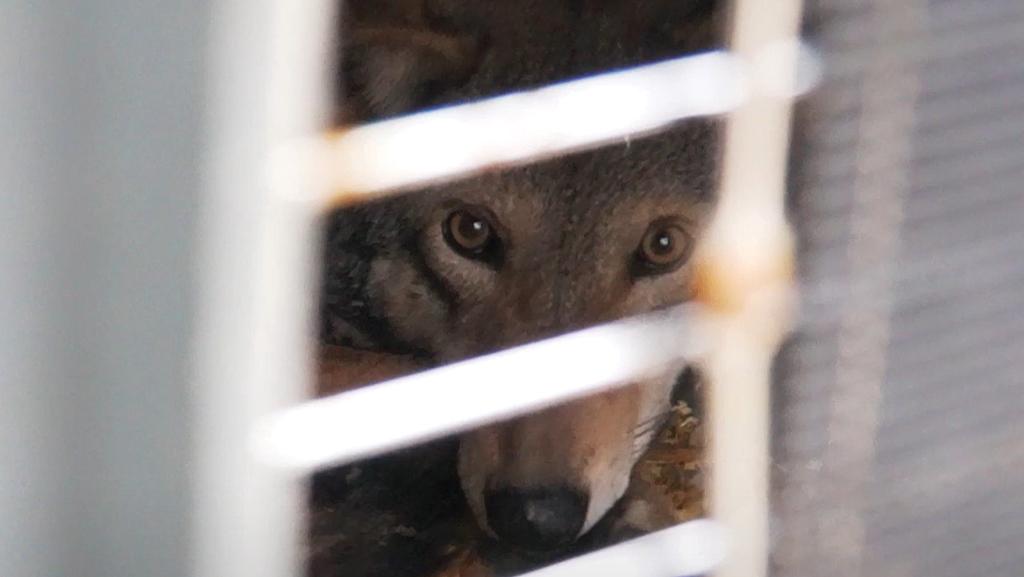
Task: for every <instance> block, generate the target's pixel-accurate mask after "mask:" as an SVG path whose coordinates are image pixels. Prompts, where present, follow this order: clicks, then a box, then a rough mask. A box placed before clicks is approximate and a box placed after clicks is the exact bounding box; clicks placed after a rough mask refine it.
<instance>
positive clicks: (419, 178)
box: [274, 52, 744, 204]
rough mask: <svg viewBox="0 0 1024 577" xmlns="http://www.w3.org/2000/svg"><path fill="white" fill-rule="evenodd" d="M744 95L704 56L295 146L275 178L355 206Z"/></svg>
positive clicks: (729, 103)
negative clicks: (373, 197)
mask: <svg viewBox="0 0 1024 577" xmlns="http://www.w3.org/2000/svg"><path fill="white" fill-rule="evenodd" d="M743 98H744V75H743V73H742V70H741V68H740V67H739V66H738V63H737V61H736V59H735V58H733V57H732V56H730V55H729V54H727V53H724V52H709V53H706V54H702V55H698V56H688V57H684V58H677V59H673V60H668V61H665V62H661V63H657V64H650V65H646V66H639V67H636V68H631V69H628V70H622V71H617V72H609V73H605V74H600V75H596V76H591V77H588V78H583V79H579V80H572V81H568V82H562V83H558V84H553V85H551V86H547V87H544V88H540V89H537V90H532V91H527V92H519V93H514V94H509V95H505V96H499V97H496V98H490V99H485V100H481V101H478V102H474V103H470V104H463V105H459V106H451V107H446V108H440V109H437V110H431V111H427V112H421V113H417V114H412V115H409V116H405V117H401V118H396V119H393V120H386V121H382V122H376V123H372V124H367V125H363V126H359V127H356V128H352V129H349V130H346V131H343V132H341V133H339V134H334V135H330V136H328V137H326V138H325V139H321V140H315V141H312V142H309V141H304V142H300V143H297V144H292V145H290V146H288V147H286V148H284V149H282V150H281V151H280V154H279V156H278V157H277V159H276V162H275V165H274V170H275V175H274V177H275V178H276V179H285V180H287V181H289V182H296V181H297V180H296V179H299V180H298V181H305V182H308V181H309V180H308V179H309V178H313V179H314V182H315V183H317V184H318V185H319V186H318V187H316V188H317V190H321V191H324V190H326V191H328V194H329V196H327V197H326V198H314V199H313V200H315V201H316V202H318V203H327V204H338V203H342V202H351V201H353V200H357V199H365V198H367V197H368V196H369V195H371V194H373V193H378V194H379V193H382V192H393V191H398V190H402V189H405V188H408V187H410V186H415V185H424V184H429V183H433V182H437V181H439V180H444V179H451V178H455V177H458V176H464V175H467V174H472V173H474V172H477V171H481V170H484V169H489V168H494V167H502V166H510V165H516V164H523V163H527V162H533V161H536V160H539V159H542V158H546V157H550V156H554V155H559V154H566V153H569V152H572V151H575V150H580V149H583V148H589V147H596V146H600V145H602V144H605V143H608V142H612V141H614V140H617V139H621V138H625V137H628V136H631V135H637V134H643V133H646V132H650V131H653V130H656V129H658V128H661V127H663V126H666V125H668V124H671V123H672V122H675V121H678V120H682V119H685V118H691V117H695V116H708V115H717V114H722V113H726V112H729V111H730V110H733V109H734V108H736V106H738V105H739V104H740V103H741V102H742V101H743ZM307 198H308V197H307Z"/></svg>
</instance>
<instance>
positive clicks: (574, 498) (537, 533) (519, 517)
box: [484, 487, 589, 550]
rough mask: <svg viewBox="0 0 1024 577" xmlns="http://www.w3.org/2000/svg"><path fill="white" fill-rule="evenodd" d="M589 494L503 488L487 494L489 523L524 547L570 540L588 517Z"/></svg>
mask: <svg viewBox="0 0 1024 577" xmlns="http://www.w3.org/2000/svg"><path fill="white" fill-rule="evenodd" d="M588 500H589V499H588V497H587V495H586V494H584V493H581V492H579V491H576V490H574V489H571V488H569V487H557V488H539V489H527V490H519V489H501V490H498V491H489V492H488V493H487V494H486V495H485V496H484V506H485V507H486V508H487V523H488V525H490V526H491V529H492V530H493V531H494V533H495V534H497V535H498V537H500V538H501V539H503V540H505V541H508V542H509V543H512V544H513V545H516V546H518V547H522V548H524V549H533V550H544V549H554V548H556V547H558V546H560V545H565V544H568V543H571V542H572V541H573V540H574V539H576V537H577V536H578V535H579V533H580V530H581V529H583V521H584V519H585V518H586V516H587V502H588Z"/></svg>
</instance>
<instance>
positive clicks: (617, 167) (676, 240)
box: [324, 2, 716, 549]
mask: <svg viewBox="0 0 1024 577" xmlns="http://www.w3.org/2000/svg"><path fill="white" fill-rule="evenodd" d="M357 4H358V3H357ZM357 4H356V5H353V8H354V10H353V14H354V17H355V19H356V26H358V25H359V21H360V20H359V18H358V17H359V12H358V5H357ZM494 4H495V5H497V4H503V3H494ZM550 4H551V5H556V4H557V3H556V2H552V3H550ZM566 4H569V3H566ZM573 4H574V5H576V4H579V3H573ZM629 4H630V5H633V4H632V3H629ZM640 4H643V5H646V4H648V3H640ZM650 4H652V5H653V4H654V3H650ZM682 4H686V3H680V2H677V3H673V4H672V5H673V6H679V5H682ZM544 8H545V11H544V18H542V19H537V21H536V22H537V23H536V25H534V24H533V22H532V21H530V18H528V17H527V16H524V15H523V14H520V15H518V17H516V18H515V19H513V20H512V21H508V20H505V19H495V18H494V17H493V15H492V17H490V18H484V19H483V20H480V16H479V14H477V20H475V21H476V22H477V23H478V24H479V22H484V23H485V24H493V25H487V26H483V27H482V29H483V30H486V31H487V33H488V34H487V37H486V39H481V38H478V37H474V36H471V35H466V36H460V35H459V34H458V33H457V32H451V31H446V32H445V33H439V32H437V31H436V26H435V27H434V28H430V27H429V26H428V27H427V30H426V31H424V30H423V29H420V28H417V29H416V30H415V31H406V32H404V33H399V32H400V30H404V28H403V27H404V26H409V25H410V24H408V22H406V21H403V22H401V23H400V25H399V26H397V27H396V28H393V29H386V28H380V27H377V28H373V27H372V26H371V27H369V29H372V30H371V31H370V32H366V34H364V35H363V36H362V37H361V36H360V32H359V29H356V30H355V31H354V32H352V33H351V36H350V37H351V38H355V39H357V41H358V39H360V38H363V39H364V40H365V41H366V44H361V45H353V46H350V47H349V56H348V58H349V60H347V61H346V70H348V71H349V76H350V80H351V82H352V84H351V85H350V86H349V87H348V88H347V94H348V95H349V98H350V101H349V102H350V106H349V108H347V109H345V110H346V111H345V112H344V113H343V115H342V116H343V117H345V118H347V119H348V120H353V119H355V120H359V119H365V118H374V117H380V116H387V115H390V114H395V113H400V112H403V111H405V110H407V109H408V108H409V107H410V106H411V103H414V102H415V103H420V102H423V99H424V95H427V94H429V92H423V91H420V92H417V90H421V89H423V86H424V85H423V84H422V82H421V79H419V78H418V77H417V76H416V74H417V73H416V72H414V71H415V70H419V71H420V72H419V73H421V74H427V75H428V76H433V75H436V74H438V71H439V70H447V72H445V74H447V75H450V78H453V79H455V80H452V81H451V83H450V85H444V84H439V81H438V79H437V78H433V77H432V78H430V79H429V80H430V81H429V82H428V84H429V85H430V87H431V90H435V91H437V90H439V88H438V87H439V86H443V87H444V88H442V89H440V92H439V93H438V92H435V93H434V96H433V98H434V100H433V101H434V102H444V101H452V100H458V99H461V98H465V97H467V96H476V95H481V94H489V93H491V92H493V91H500V90H505V89H508V88H513V87H516V86H517V85H518V86H520V87H521V86H523V85H524V84H525V85H530V82H529V81H532V82H545V81H549V80H555V79H559V78H564V77H566V76H571V75H573V74H579V73H581V72H587V71H590V70H591V69H592V68H593V67H597V66H600V67H607V66H609V65H613V64H623V63H627V62H632V61H639V60H643V59H646V60H649V59H651V58H652V57H656V56H661V55H663V54H662V52H664V51H665V50H666V49H665V48H664V47H662V48H661V52H659V51H658V50H654V51H653V54H652V53H651V51H650V50H644V49H643V48H644V47H645V46H646V45H645V44H643V43H642V42H640V43H639V44H638V45H637V46H632V47H630V46H629V45H627V44H626V43H624V41H622V40H621V38H620V39H618V40H616V41H615V42H612V41H611V40H610V37H609V35H612V36H614V34H615V30H616V29H617V28H612V25H613V24H614V25H616V26H620V25H621V22H620V20H621V19H620V20H616V19H614V18H609V17H608V15H607V14H603V13H602V14H596V13H595V14H589V16H590V17H591V20H592V22H590V24H592V25H593V26H590V25H579V24H573V23H574V22H578V20H577V19H574V18H573V16H576V17H579V16H580V15H579V14H577V13H573V10H575V11H576V12H578V11H580V10H583V11H584V12H586V11H587V9H586V8H580V7H579V6H576V7H575V8H573V9H572V10H570V9H569V8H567V7H563V8H564V10H562V11H559V9H558V8H557V7H552V6H548V5H545V7H544ZM691 8H692V7H691ZM501 9H502V10H505V11H508V10H509V9H508V8H501ZM493 10H495V11H497V10H499V8H493ZM521 10H524V9H521ZM525 10H528V9H525ZM533 10H537V8H534V9H533ZM650 11H651V12H652V13H653V12H654V11H653V10H650ZM416 14H419V16H421V17H422V13H419V12H417V13H416ZM506 16H507V15H506ZM613 16H614V14H613ZM399 20H401V19H399ZM412 20H413V21H415V19H412ZM428 20H429V19H428ZM451 20H452V21H458V18H452V19H451ZM584 21H587V20H586V18H584ZM527 23H529V24H530V26H529V27H528V26H526V25H527ZM658 24H659V25H661V24H663V21H660V20H659V22H658ZM651 25H652V26H653V24H651ZM595 27H596V28H595ZM591 28H594V29H591ZM598 30H599V31H600V33H598ZM629 32H630V33H632V32H633V30H632V29H630V30H629ZM403 34H404V36H403ZM554 34H558V35H554ZM573 34H575V36H573ZM622 36H623V37H628V38H632V39H633V40H634V41H636V42H639V41H640V40H645V39H647V38H648V36H644V35H639V36H637V35H635V34H634V35H633V36H637V37H636V38H633V37H632V36H630V35H629V34H623V35H622ZM403 38H404V40H403ZM588 38H589V42H590V43H591V44H592V45H591V46H590V49H588V46H587V45H585V44H581V43H585V42H586V41H587V39H588ZM613 39H614V38H613ZM570 41H571V42H573V43H574V44H573V46H571V47H569V48H566V47H565V46H557V44H558V43H559V42H562V43H565V42H570ZM504 43H508V46H504ZM380 44H383V46H381V45H380ZM553 44H556V45H553ZM503 46H504V48H503ZM520 46H526V48H524V49H521V50H520V49H519V47H520ZM673 46H675V45H674V44H671V43H669V47H670V48H671V47H673ZM485 47H486V48H485ZM626 48H629V50H627V49H626ZM375 50H376V51H378V52H379V51H382V50H383V52H384V54H383V55H382V54H379V53H377V52H374V51H375ZM424 50H425V51H426V54H424V52H423V51H424ZM476 51H479V52H480V53H479V54H478V53H476ZM676 52H678V50H676ZM602 54H604V55H605V58H604V59H601V58H599V56H601V55H602ZM353 59H354V60H353ZM524 59H525V60H524ZM531 59H532V60H531ZM409 61H411V63H410V62H409ZM400 62H406V65H404V66H405V67H402V66H399V63H400ZM374 63H376V64H374ZM385 63H388V65H390V66H399V68H400V70H398V71H394V70H392V71H391V72H389V73H387V74H386V73H384V72H382V73H381V75H382V76H387V75H388V74H390V76H388V78H389V79H390V80H389V82H390V84H388V87H387V89H385V87H384V86H383V85H382V84H381V83H380V81H379V79H377V80H374V77H373V76H372V75H371V72H372V68H373V66H375V65H376V66H384V65H385ZM470 63H471V64H470ZM448 65H450V66H451V69H446V68H445V66H448ZM445 74H442V76H445ZM524 79H525V80H527V82H524ZM389 90H390V91H391V92H389ZM394 91H397V92H399V93H393V92H394ZM437 94H441V96H437ZM417 99H418V100H417ZM353 109H355V110H358V111H361V112H356V113H353V112H351V111H352V110H353ZM715 140H716V139H715V128H714V127H713V126H711V125H710V124H708V123H691V124H688V125H685V126H682V127H679V128H676V129H674V130H672V131H670V132H666V133H663V134H661V135H658V136H654V137H648V138H644V139H641V140H636V141H633V142H624V143H622V144H619V145H615V146H610V147H605V148H602V149H600V150H596V151H591V152H586V153H582V154H576V155H572V156H568V157H564V158H560V159H556V160H551V161H546V162H542V163H538V164H534V165H530V166H526V167H521V168H516V169H511V170H506V171H503V172H500V173H491V174H485V175H482V176H477V177H474V178H471V179H467V180H463V181H460V182H456V183H452V184H446V185H442V186H436V187H432V188H431V189H430V190H427V191H424V192H421V193H417V194H411V195H405V196H399V197H395V198H391V199H387V200H382V201H376V202H372V203H369V204H365V205H361V206H357V207H353V208H349V209H345V210H342V211H338V212H336V213H335V214H333V215H331V217H330V219H329V222H328V233H327V243H326V254H325V262H326V276H325V290H324V294H325V302H324V338H325V340H327V341H328V342H333V343H338V344H344V345H347V346H352V347H357V348H367V349H373V350H379V351H389V352H394V353H402V354H409V355H414V356H416V357H418V358H420V359H422V360H423V361H424V363H425V364H426V365H430V364H441V363H446V362H451V361H456V360H459V359H464V358H467V357H471V356H475V355H479V354H483V353H487V352H492V351H495V350H499V349H502V348H506V347H510V346H513V345H517V344H521V343H525V342H528V341H533V340H537V339H540V338H543V337H547V336H552V335H555V334H558V333H562V332H566V331H570V330H575V329H579V328H583V327H586V326H589V325H593V324H597V323H601V322H605V321H610V320H614V319H618V318H622V317H625V316H630V315H634V314H639V313H644V312H649V311H652V310H655V309H659V308H663V307H667V306H670V305H673V304H678V303H681V302H683V301H685V300H686V299H687V298H688V289H687V286H688V284H689V282H688V280H689V275H690V256H691V254H692V252H693V249H694V246H695V244H696V243H697V241H698V239H699V238H700V236H701V232H702V230H703V226H704V223H705V222H706V220H707V217H708V216H709V212H710V208H711V204H712V194H711V191H712V187H713V182H714V169H713V167H714V164H715V157H716V154H715ZM677 372H678V368H677V369H675V370H673V371H667V372H666V373H665V374H663V375H661V376H659V377H657V378H652V379H647V380H638V381H637V382H635V383H633V384H631V385H630V386H628V387H625V388H622V389H619V390H616V391H614V392H609V393H606V394H602V395H599V396H596V397H592V398H587V399H583V400H579V401H576V402H573V403H570V404H567V405H564V406H559V407H555V408H551V409H548V410H546V411H543V412H541V413H538V414H533V415H529V416H526V417H522V418H519V419H515V420H513V421H510V422H504V423H498V424H495V425H491V426H488V427H485V428H483V429H480V430H477V431H473V432H470V433H467V434H465V435H464V436H463V438H462V440H461V445H460V456H459V474H460V477H461V480H462V485H463V488H464V491H465V493H466V497H467V499H468V501H469V503H470V505H471V508H472V509H473V511H474V513H475V514H476V516H477V518H478V520H479V522H480V524H481V526H482V527H483V528H484V529H485V530H487V531H488V532H490V533H491V534H493V535H495V536H496V537H498V538H500V539H503V540H506V541H509V542H511V543H513V544H515V545H518V546H521V547H524V548H528V549H548V548H554V547H557V546H560V545H563V544H566V543H568V542H571V541H572V540H574V539H575V538H576V537H578V536H579V535H581V534H582V533H584V532H586V531H587V530H588V529H589V528H590V527H592V526H593V525H594V523H596V522H597V521H598V520H599V519H600V518H601V516H602V515H603V514H604V513H605V512H607V510H608V509H609V508H610V507H611V506H612V505H613V504H614V503H615V501H616V500H617V499H618V498H619V497H620V496H621V495H622V494H623V492H624V491H625V489H626V486H627V484H628V480H629V474H630V471H631V468H632V466H633V464H634V463H635V462H636V460H637V458H638V457H639V455H640V454H641V452H642V451H643V450H644V449H645V448H646V446H647V444H648V442H649V440H650V438H651V436H652V434H653V432H654V431H655V430H656V426H654V424H656V423H657V422H658V420H659V416H660V415H662V414H663V413H664V412H665V411H666V410H667V409H668V404H669V397H670V394H671V389H672V384H673V382H674V380H675V377H676V373H677ZM480 386H481V387H486V386H487V383H486V382H482V383H480Z"/></svg>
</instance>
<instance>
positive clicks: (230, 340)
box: [193, 0, 334, 577]
mask: <svg viewBox="0 0 1024 577" xmlns="http://www.w3.org/2000/svg"><path fill="white" fill-rule="evenodd" d="M333 5H334V3H333V2H329V1H328V0H317V1H306V2H289V1H287V0H256V1H251V0H250V1H245V2H242V1H239V0H221V1H220V2H218V3H217V4H215V9H214V14H213V39H214V42H213V46H212V49H213V66H212V67H211V85H212V93H213V97H212V102H211V105H210V110H209V126H210V133H211V148H210V156H209V159H208V160H209V162H210V166H209V172H208V186H209V190H208V197H207V202H206V206H205V207H204V208H205V214H204V217H205V218H204V221H203V228H202V231H201V232H202V234H203V238H202V255H201V257H202V258H201V261H200V262H201V266H202V271H201V273H202V287H201V288H202V297H201V303H200V326H199V334H198V338H197V341H196V346H197V358H196V377H197V379H196V380H197V382H196V388H195V402H196V410H195V414H196V417H197V423H196V437H195V443H196V447H195V451H196V455H197V459H196V477H195V482H196V493H197V500H196V509H195V515H194V524H193V535H194V539H195V543H194V547H195V574H196V575H199V576H200V577H234V576H238V577H243V576H244V577H262V576H266V577H285V576H287V575H293V574H296V573H297V570H298V564H299V561H300V560H299V559H298V557H297V552H298V550H299V548H298V544H299V539H300V538H301V533H302V532H301V511H302V493H301V490H300V487H299V485H298V483H297V479H295V478H294V477H289V476H286V475H285V474H283V473H282V472H280V471H278V470H274V469H272V468H269V467H266V466H264V465H262V464H260V463H258V462H257V461H256V460H254V459H253V458H252V456H251V455H250V454H249V452H248V451H247V443H246V441H247V439H248V436H249V432H250V429H251V427H252V425H253V423H254V422H256V420H257V419H259V418H260V417H262V416H263V415H265V414H266V413H268V412H269V411H271V410H273V409H276V408H279V407H282V406H284V405H286V404H290V403H293V402H295V401H297V400H299V399H300V398H302V397H303V396H304V395H303V393H304V389H305V383H307V382H308V381H309V375H310V373H309V370H308V368H307V366H306V365H307V359H308V358H309V356H308V354H307V351H308V347H307V344H308V343H307V341H308V340H309V338H310V336H311V335H312V334H313V333H312V331H311V330H310V321H311V320H312V314H311V312H312V311H311V302H312V298H313V294H314V291H313V290H312V285H313V283H312V282H311V281H312V279H313V278H314V274H315V270H314V262H315V260H316V259H315V255H314V254H313V247H314V246H315V243H314V236H313V233H314V230H313V226H312V225H313V219H314V217H315V215H314V214H313V213H312V212H311V210H312V209H311V207H310V206H308V205H302V204H300V203H295V202H294V201H291V200H288V199H294V198H297V197H298V196H299V195H298V194H297V193H296V192H295V191H287V190H278V189H274V188H272V187H271V186H270V180H269V178H268V174H267V166H268V163H269V158H270V154H271V151H272V150H274V149H275V148H276V147H278V146H279V145H280V143H281V142H283V141H285V140H286V139H292V138H298V137H308V136H312V135H313V134H314V133H315V132H317V131H319V130H320V129H322V128H323V126H324V122H325V120H326V118H327V114H326V112H327V111H326V98H327V95H328V93H327V90H326V83H325V82H324V80H325V79H326V73H327V70H328V64H329V59H328V58H327V52H326V50H327V47H328V46H329V44H328V41H327V40H328V36H329V32H330V25H331V23H332V21H333V9H332V6H333ZM298 182H299V181H298V180H297V179H296V180H293V181H292V184H291V186H296V185H297V183H298ZM287 183H288V181H287V180H281V181H275V184H276V185H277V186H287V185H288V184H287Z"/></svg>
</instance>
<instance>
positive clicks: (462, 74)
mask: <svg viewBox="0 0 1024 577" xmlns="http://www.w3.org/2000/svg"><path fill="white" fill-rule="evenodd" d="M481 55H482V42H480V41H479V40H478V39H477V38H475V37H472V36H469V35H455V34H443V33H438V32H434V31H431V30H418V29H412V28H376V29H362V30H354V31H352V33H351V36H350V37H349V39H348V42H347V45H346V47H345V52H344V54H343V67H342V99H343V100H342V103H341V105H342V110H343V112H342V121H343V122H361V121H367V120H375V119H379V118H384V117H388V116H394V115H396V114H401V113H403V112H409V111H411V110H413V109H415V108H417V107H418V106H421V105H423V104H427V103H429V102H430V100H431V99H432V98H433V97H436V96H437V95H438V94H440V93H441V92H443V91H444V90H446V89H451V88H454V87H457V86H459V85H461V84H463V83H464V82H465V81H466V80H467V79H468V78H469V76H470V74H472V73H473V71H474V70H476V67H477V64H478V63H479V60H480V58H481Z"/></svg>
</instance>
